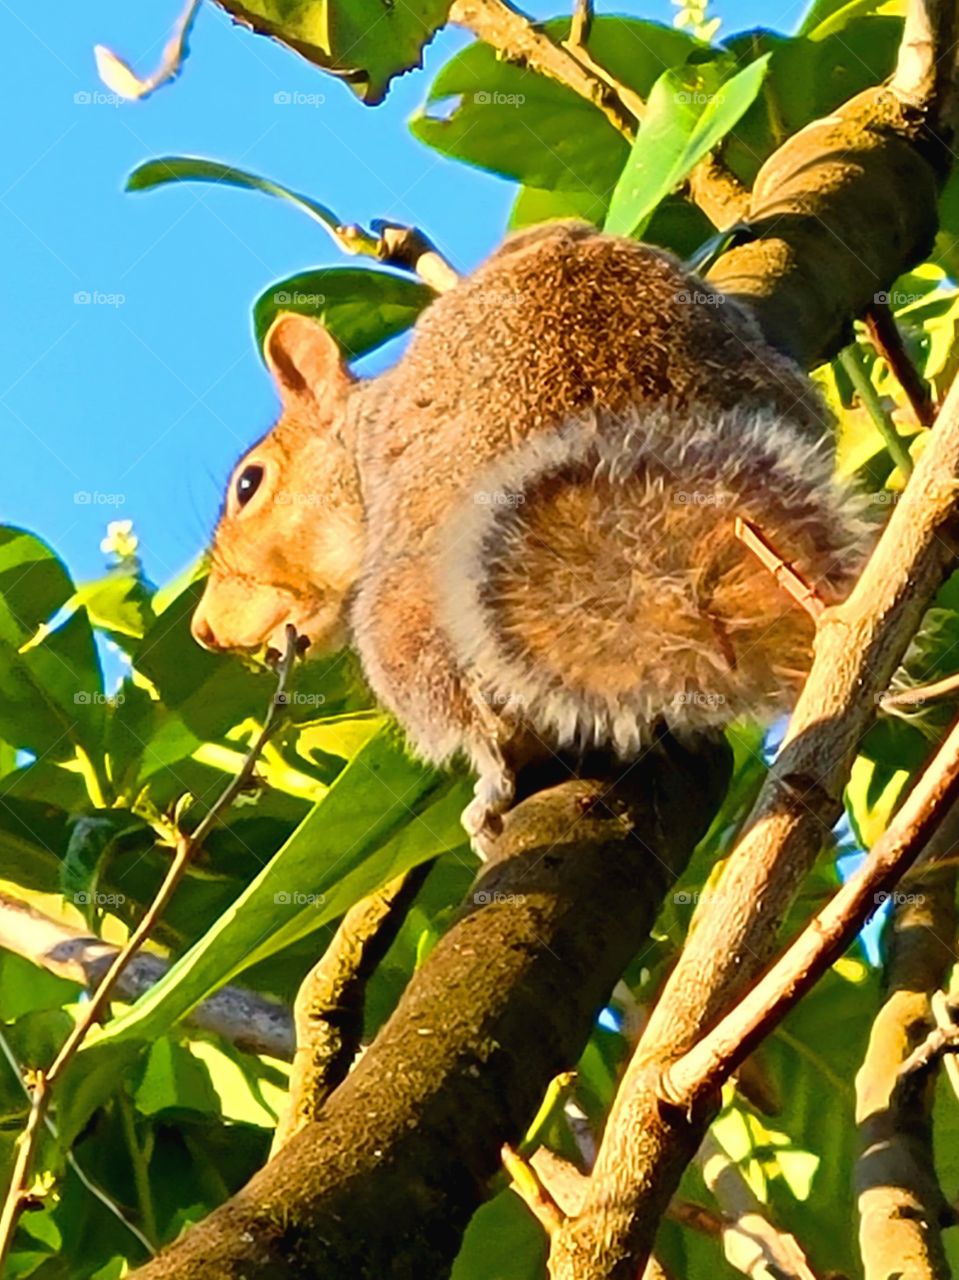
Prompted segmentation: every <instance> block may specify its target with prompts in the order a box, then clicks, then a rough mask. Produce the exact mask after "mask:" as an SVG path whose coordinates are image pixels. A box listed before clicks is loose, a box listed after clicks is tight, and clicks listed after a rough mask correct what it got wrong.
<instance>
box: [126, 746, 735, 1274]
mask: <svg viewBox="0 0 959 1280" xmlns="http://www.w3.org/2000/svg"><path fill="white" fill-rule="evenodd" d="M728 768H729V758H728V752H727V750H726V749H725V747H724V746H723V745H721V744H717V743H710V744H702V746H701V747H700V748H699V750H698V751H696V750H692V749H690V750H683V749H681V748H680V747H679V746H678V745H677V744H676V743H675V742H673V741H672V740H666V741H665V742H664V743H662V744H660V746H659V747H657V748H656V749H655V750H654V751H652V752H650V753H649V754H648V755H647V756H646V757H645V758H644V759H643V760H642V761H641V762H640V763H638V764H636V765H634V766H632V767H630V768H628V769H626V771H625V776H624V777H623V778H622V780H621V781H620V782H619V783H618V784H615V785H610V784H609V783H608V782H603V781H596V780H594V781H591V780H577V781H573V782H567V783H565V784H563V785H561V786H560V787H558V788H555V789H554V790H552V791H547V792H540V793H538V794H536V795H534V796H533V797H531V798H530V799H528V800H527V801H526V802H525V803H523V804H522V805H521V806H519V808H517V809H516V810H515V811H514V813H513V814H512V815H510V818H509V820H508V822H507V825H506V829H505V831H504V834H503V836H502V837H501V838H500V839H499V841H497V844H496V847H495V850H494V856H495V861H494V862H493V863H492V864H491V865H490V866H489V867H488V868H487V869H486V870H485V871H484V873H483V874H482V876H481V877H480V879H479V881H478V882H477V885H476V888H475V891H474V893H473V895H472V899H471V901H469V902H468V904H467V906H466V909H465V910H464V911H463V913H462V915H461V916H460V917H459V919H458V920H457V922H456V923H455V924H454V925H453V926H452V928H451V929H450V930H449V932H448V933H447V934H446V935H445V936H444V938H443V939H442V940H441V942H440V943H439V944H438V945H437V947H436V949H435V950H434V951H433V952H432V954H431V955H430V957H429V959H428V960H427V961H426V963H425V964H424V966H423V968H422V969H421V970H420V971H419V973H418V974H417V975H416V976H415V978H414V979H413V981H412V982H411V984H410V986H409V988H408V989H407V991H406V993H405V995H404V997H403V999H402V1001H401V1003H400V1005H399V1006H398V1008H397V1010H396V1012H395V1014H394V1015H393V1017H392V1018H391V1019H390V1021H389V1022H388V1023H387V1025H386V1026H385V1027H384V1029H383V1030H382V1031H381V1033H380V1035H379V1036H378V1037H377V1040H376V1041H375V1043H374V1045H373V1047H372V1048H371V1049H370V1050H369V1051H368V1052H367V1054H366V1056H365V1057H364V1058H363V1059H362V1061H361V1062H360V1063H359V1065H358V1066H357V1067H356V1069H355V1070H354V1071H353V1073H352V1074H351V1075H350V1076H349V1077H348V1078H347V1080H346V1081H345V1082H344V1083H343V1084H342V1085H341V1086H340V1088H339V1089H337V1090H336V1091H335V1092H334V1093H333V1094H332V1096H331V1097H330V1099H329V1100H328V1102H327V1104H326V1107H325V1108H324V1109H323V1111H322V1113H321V1115H320V1117H319V1119H318V1120H316V1121H314V1122H313V1123H311V1124H309V1125H308V1126H307V1127H306V1128H305V1129H303V1130H302V1131H301V1132H300V1133H298V1134H297V1135H296V1136H295V1137H294V1138H292V1139H291V1141H290V1142H289V1143H288V1144H287V1145H286V1146H285V1147H284V1148H283V1149H282V1151H281V1152H280V1153H279V1155H278V1156H277V1157H276V1159H275V1160H273V1161H272V1162H271V1163H270V1164H269V1165H267V1167H266V1168H265V1169H264V1170H263V1171H261V1172H260V1173H259V1174H257V1175H256V1177H255V1178H254V1179H253V1180H252V1181H251V1182H250V1183H249V1184H248V1185H247V1186H246V1187H245V1188H244V1189H243V1191H242V1192H240V1193H239V1194H238V1195H237V1196H235V1197H234V1198H233V1200H231V1201H230V1202H229V1203H228V1204H226V1205H224V1206H223V1207H222V1208H221V1209H219V1210H218V1211H217V1212H215V1213H214V1214H212V1215H211V1216H210V1217H209V1218H207V1219H206V1220H205V1221H204V1222H202V1223H200V1224H199V1225H197V1226H196V1227H194V1228H192V1229H191V1230H190V1231H189V1232H188V1233H187V1234H186V1235H185V1236H184V1237H183V1239H182V1240H180V1241H179V1242H178V1243H177V1244H176V1245H174V1246H173V1247H172V1248H171V1249H169V1250H167V1251H166V1252H165V1253H163V1254H162V1255H161V1256H160V1257H159V1258H157V1259H156V1260H154V1261H153V1262H152V1263H150V1264H148V1265H147V1266H146V1267H144V1268H143V1269H141V1270H140V1271H138V1272H137V1275H138V1276H141V1277H142V1278H143V1280H158V1278H159V1277H168V1276H177V1277H181V1278H187V1277H193V1276H196V1277H200V1276H202V1277H204V1278H205V1280H226V1278H227V1277H230V1278H231V1280H239V1278H240V1277H243V1278H244V1280H259V1278H260V1277H263V1278H265V1277H270V1278H271V1280H282V1278H283V1277H306V1276H319V1275H322V1276H323V1277H324V1278H325V1280H334V1278H337V1280H339V1278H340V1277H342V1280H366V1278H370V1280H372V1278H373V1277H376V1278H377V1280H380V1278H381V1277H384V1276H389V1277H390V1280H414V1278H415V1280H434V1277H435V1278H436V1280H439V1277H442V1276H447V1275H448V1274H449V1268H450V1264H451V1261H452V1259H453V1257H454V1256H455V1254H456V1252H457V1251H458V1249H459V1242H460V1237H461V1235H462V1232H463V1230H464V1228H465V1226H466V1223H467V1222H468V1220H469V1218H470V1216H471V1214H472V1213H473V1211H474V1210H475V1209H476V1208H477V1207H478V1205H479V1204H480V1203H481V1201H482V1199H483V1198H484V1195H485V1194H486V1190H485V1188H486V1183H487V1182H488V1180H489V1178H490V1176H491V1175H492V1174H493V1173H494V1172H495V1171H496V1169H497V1168H498V1166H499V1159H500V1156H499V1152H500V1146H501V1144H502V1143H503V1141H504V1140H506V1141H514V1142H515V1141H516V1140H517V1139H518V1138H519V1137H520V1136H521V1135H522V1133H523V1131H524V1129H525V1127H526V1126H527V1125H528V1123H529V1122H530V1120H531V1119H532V1117H533V1115H534V1114H535V1111H536V1109H537V1107H538V1105H539V1103H540V1101H541V1099H542V1095H543V1091H544V1089H545V1087H546V1085H547V1083H548V1082H549V1080H550V1079H551V1078H552V1077H553V1076H554V1075H555V1074H556V1073H557V1072H559V1071H560V1070H563V1069H567V1068H569V1067H570V1066H571V1065H572V1064H574V1063H575V1062H576V1060H577V1058H578V1056H579V1054H580V1052H581V1051H582V1049H583V1046H584V1045H585V1043H586V1040H587V1038H588V1036H589V1034H590V1030H591V1028H592V1025H593V1022H594V1019H595V1017H596V1014H597V1012H598V1011H599V1009H600V1008H601V1007H602V1005H603V1003H604V1002H605V1000H606V999H607V997H608V995H609V992H610V990H611V988H612V987H613V985H614V984H615V982H616V980H617V978H618V977H619V975H620V973H621V972H622V970H623V968H624V967H625V966H626V964H627V963H628V961H629V959H630V958H631V956H632V955H633V954H634V952H635V951H636V950H637V948H638V947H639V946H640V945H641V943H642V940H643V938H644V937H645V935H646V934H647V932H648V930H649V928H650V925H651V924H652V921H653V919H654V917H655V915H656V912H657V910H658V906H659V902H660V899H661V898H662V895H663V893H664V892H665V890H666V889H667V888H668V887H669V885H671V884H672V883H673V881H674V879H675V877H676V876H677V874H678V873H679V872H680V870H681V869H682V867H683V866H684V865H685V862H686V860H687V858H688V856H689V854H690V852H691V850H692V848H693V846H694V844H695V842H696V841H697V840H698V839H699V837H700V836H701V835H702V834H703V832H704V830H705V827H706V825H707V823H708V821H709V815H710V814H711V813H712V812H713V810H714V808H715V805H716V804H717V802H718V801H719V799H720V798H721V796H722V794H723V791H724V788H725V786H726V784H727V781H728ZM618 772H620V773H622V772H623V770H622V767H620V769H619V771H618Z"/></svg>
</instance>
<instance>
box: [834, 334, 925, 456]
mask: <svg viewBox="0 0 959 1280" xmlns="http://www.w3.org/2000/svg"><path fill="white" fill-rule="evenodd" d="M839 363H840V364H841V365H842V367H843V369H845V371H846V373H847V374H848V375H849V381H850V382H851V383H852V385H853V388H854V390H855V392H856V395H857V396H858V397H859V399H860V400H861V401H862V404H863V408H864V409H865V410H866V412H867V413H868V414H869V416H870V418H872V420H873V422H874V423H875V424H876V427H877V428H878V430H879V432H880V434H881V435H882V438H883V440H885V442H886V448H887V449H888V450H889V456H890V457H891V458H892V460H893V462H894V463H895V464H896V466H897V467H898V468H899V470H900V471H901V472H902V474H903V475H904V476H905V478H906V479H907V480H908V479H909V477H910V476H911V475H912V470H913V465H912V457H911V456H910V453H909V447H908V445H907V444H906V442H905V440H903V438H902V436H901V435H900V434H899V432H898V431H897V430H896V424H895V423H894V422H893V420H892V414H890V413H889V411H888V410H887V409H886V408H884V406H883V403H882V401H881V400H880V399H879V395H878V393H877V391H876V388H875V387H874V386H873V385H872V383H871V382H870V380H869V374H868V373H867V372H866V365H865V362H864V361H863V358H862V352H861V351H860V349H859V344H858V343H857V342H853V343H852V344H851V345H850V346H848V347H846V348H845V349H844V350H843V351H841V352H840V353H839Z"/></svg>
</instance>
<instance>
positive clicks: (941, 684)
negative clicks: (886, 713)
mask: <svg viewBox="0 0 959 1280" xmlns="http://www.w3.org/2000/svg"><path fill="white" fill-rule="evenodd" d="M956 693H959V672H957V673H956V674H955V675H951V676H944V677H943V679H942V680H936V681H934V682H933V683H932V684H920V685H916V687H915V688H914V689H897V690H896V691H895V692H894V693H893V692H888V693H884V694H882V695H881V696H880V698H879V706H880V708H881V709H882V710H885V709H886V708H887V707H915V706H923V705H924V704H925V703H927V702H934V701H935V700H936V699H937V698H949V697H952V695H953V694H956Z"/></svg>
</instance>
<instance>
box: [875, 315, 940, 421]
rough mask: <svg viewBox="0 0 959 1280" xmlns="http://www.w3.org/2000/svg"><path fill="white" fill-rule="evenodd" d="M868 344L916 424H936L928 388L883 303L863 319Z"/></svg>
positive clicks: (893, 319)
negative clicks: (883, 364)
mask: <svg viewBox="0 0 959 1280" xmlns="http://www.w3.org/2000/svg"><path fill="white" fill-rule="evenodd" d="M863 320H864V321H865V324H866V332H867V333H868V334H869V340H870V341H871V342H872V345H873V346H874V347H875V348H876V352H877V353H878V354H879V355H880V356H882V358H883V360H885V362H886V364H887V365H888V366H889V368H890V371H891V372H892V375H893V377H894V378H895V379H896V381H897V382H898V383H899V385H900V386H901V387H902V389H903V391H904V392H905V396H906V399H907V400H908V401H909V404H910V406H911V407H912V411H913V413H914V414H915V416H916V421H917V422H918V423H919V425H920V426H921V427H931V426H932V424H933V423H934V422H935V420H936V405H935V401H934V400H933V398H932V392H931V390H930V388H929V384H928V383H927V382H925V381H924V380H923V379H922V378H921V377H920V376H919V371H918V369H917V368H916V366H915V365H914V364H913V363H912V361H911V360H910V359H909V353H908V351H907V350H906V348H905V345H904V343H903V340H902V334H901V333H900V332H899V329H898V326H897V325H896V320H895V317H894V316H893V314H892V312H891V311H890V309H889V304H888V303H885V302H876V303H874V304H873V305H872V306H871V307H870V308H869V310H868V311H867V312H866V313H865V315H864V316H863Z"/></svg>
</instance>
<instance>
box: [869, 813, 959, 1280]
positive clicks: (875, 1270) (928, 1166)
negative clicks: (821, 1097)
mask: <svg viewBox="0 0 959 1280" xmlns="http://www.w3.org/2000/svg"><path fill="white" fill-rule="evenodd" d="M949 825H950V826H952V827H954V826H955V823H954V822H952V823H950V824H949ZM909 890H910V892H909V894H908V895H903V899H902V901H901V902H898V903H896V904H895V906H894V909H893V913H892V916H891V918H890V922H889V926H888V929H887V939H888V959H887V965H886V974H887V980H888V988H889V990H888V995H887V997H886V999H885V1001H884V1003H883V1005H882V1008H881V1009H880V1010H879V1013H878V1014H877V1016H876V1020H875V1022H874V1023H873V1028H872V1033H871V1035H870V1038H869V1047H868V1049H867V1051H866V1057H865V1060H864V1062H863V1065H862V1068H861V1069H860V1071H859V1074H858V1076H857V1078H856V1118H857V1122H858V1124H859V1133H860V1142H861V1153H860V1156H859V1160H858V1163H857V1167H856V1191H857V1199H858V1207H859V1249H860V1254H861V1256H862V1261H863V1270H864V1273H865V1277H866V1280H893V1277H894V1276H897V1275H901V1276H906V1275H908V1276H921V1277H924V1278H928V1280H948V1277H949V1275H950V1271H949V1265H948V1262H947V1260H946V1256H945V1252H944V1249H943V1242H942V1235H941V1226H942V1225H945V1224H946V1223H947V1222H948V1221H949V1220H950V1211H949V1208H948V1205H947V1202H946V1199H945V1197H944V1196H943V1194H942V1191H941V1189H940V1187H939V1183H938V1181H937V1179H936V1173H935V1167H934V1164H933V1150H932V1121H931V1114H930V1113H931V1102H932V1099H931V1096H930V1091H929V1089H928V1087H924V1086H927V1085H928V1081H927V1080H925V1079H924V1080H922V1081H920V1082H913V1087H910V1088H905V1089H904V1088H902V1087H900V1077H901V1071H902V1065H903V1063H904V1062H906V1061H907V1060H908V1059H909V1056H910V1054H911V1053H912V1051H913V1049H914V1048H915V1047H916V1045H917V1044H918V1043H921V1042H922V1040H923V1039H924V1037H925V1036H926V1035H928V1033H929V1032H930V1031H932V1030H934V1028H935V1026H936V1021H935V1018H934V1016H933V1013H932V1007H931V1006H932V999H933V996H934V994H935V992H936V991H937V990H939V988H940V987H941V986H942V985H943V983H944V982H945V980H946V977H947V975H948V972H949V970H950V968H951V966H952V962H953V958H954V957H953V955H952V940H953V939H954V937H955V932H956V905H955V895H956V871H955V868H954V867H946V866H938V867H937V866H935V865H933V866H930V867H928V868H926V869H924V872H923V874H922V876H920V877H917V878H916V879H915V881H914V882H910V885H909Z"/></svg>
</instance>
